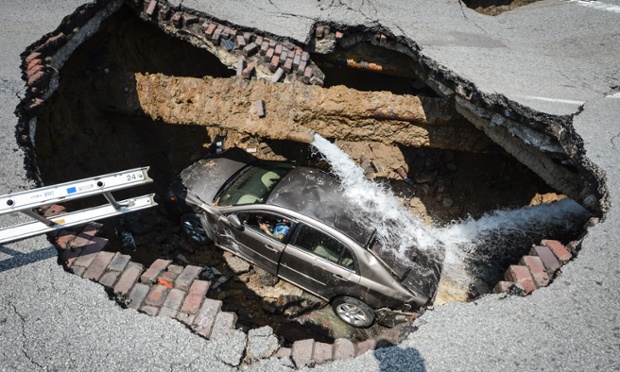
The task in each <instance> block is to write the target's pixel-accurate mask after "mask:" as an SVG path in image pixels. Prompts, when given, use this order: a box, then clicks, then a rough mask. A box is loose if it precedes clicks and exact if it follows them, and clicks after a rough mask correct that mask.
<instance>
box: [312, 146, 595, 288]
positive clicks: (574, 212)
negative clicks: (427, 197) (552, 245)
mask: <svg viewBox="0 0 620 372" xmlns="http://www.w3.org/2000/svg"><path fill="white" fill-rule="evenodd" d="M312 146H314V147H315V148H316V149H317V150H318V151H319V152H320V153H321V154H322V155H323V156H324V158H325V159H326V160H327V161H328V162H329V164H330V165H331V167H332V170H333V173H335V174H336V175H337V176H338V177H339V179H340V181H341V183H342V185H343V189H344V192H345V194H346V195H347V196H349V197H351V199H352V200H355V201H358V204H359V206H360V207H361V208H362V209H363V210H364V211H365V213H362V214H361V215H352V216H351V218H353V219H355V220H357V221H358V222H361V223H374V224H376V223H377V221H379V223H378V227H377V235H378V236H379V238H380V239H381V240H383V241H384V242H393V241H398V242H400V245H399V248H398V252H394V253H395V254H396V255H397V257H399V258H401V259H406V253H407V250H409V249H416V248H417V249H420V250H423V251H427V252H429V253H432V254H433V255H434V256H435V257H437V258H442V257H443V273H442V278H445V277H448V278H449V281H450V282H451V284H450V285H455V284H456V285H457V286H458V287H461V288H468V287H469V285H470V284H471V283H472V281H473V279H474V278H472V276H471V270H470V268H467V267H466V261H467V259H468V258H471V257H474V256H478V257H481V256H482V258H483V259H484V255H487V256H489V257H492V256H493V255H497V254H502V253H503V252H505V251H506V249H507V248H509V247H506V246H502V244H504V245H508V244H510V242H509V240H512V241H513V242H514V241H515V239H517V240H521V241H525V242H528V241H531V238H532V237H533V236H543V235H545V234H546V233H549V232H552V231H553V232H566V231H569V230H570V229H571V228H573V227H574V226H575V225H576V224H579V223H585V221H586V219H587V218H588V217H589V213H588V212H587V210H585V209H584V208H583V207H582V206H581V205H579V204H578V203H577V202H575V201H573V200H571V199H565V200H562V201H559V202H556V203H552V204H542V205H538V206H533V207H523V208H519V209H512V210H498V211H494V212H492V213H487V214H485V215H484V216H482V217H481V218H479V219H477V220H474V219H473V218H469V219H467V220H465V221H461V222H455V223H453V224H451V225H448V226H445V227H434V226H427V225H425V224H424V223H423V222H422V220H421V219H420V218H419V217H417V216H413V215H412V214H411V213H410V212H409V210H408V209H407V208H405V207H404V206H403V205H402V204H401V203H399V201H398V200H397V198H396V197H395V196H394V195H393V193H392V192H390V191H389V190H387V189H385V188H384V187H382V186H380V185H379V184H377V183H375V182H372V181H370V180H368V179H366V177H365V176H364V173H363V171H362V169H361V168H360V167H358V166H357V165H356V164H355V162H354V161H353V160H352V159H351V158H350V157H349V156H348V155H347V154H346V153H345V152H344V151H342V150H341V149H340V148H338V147H337V146H336V145H334V144H332V143H331V142H329V141H328V140H326V139H324V138H322V137H321V136H319V135H316V134H315V136H314V141H313V142H312ZM390 245H391V244H384V246H390Z"/></svg>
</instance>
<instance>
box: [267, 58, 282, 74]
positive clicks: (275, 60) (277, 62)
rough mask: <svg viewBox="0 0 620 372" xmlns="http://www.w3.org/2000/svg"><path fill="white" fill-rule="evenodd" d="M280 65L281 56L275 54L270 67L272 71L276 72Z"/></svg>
mask: <svg viewBox="0 0 620 372" xmlns="http://www.w3.org/2000/svg"><path fill="white" fill-rule="evenodd" d="M279 65H280V57H279V56H276V55H274V56H273V58H271V62H270V63H269V69H270V70H271V72H276V70H277V69H278V66H279Z"/></svg>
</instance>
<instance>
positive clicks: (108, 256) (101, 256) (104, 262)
mask: <svg viewBox="0 0 620 372" xmlns="http://www.w3.org/2000/svg"><path fill="white" fill-rule="evenodd" d="M112 257H114V253H112V252H105V251H102V252H99V253H97V255H96V256H95V259H94V260H93V262H92V263H91V264H90V266H88V269H86V271H85V272H84V275H83V276H82V277H84V278H86V279H90V280H95V281H98V280H99V279H100V278H101V276H103V273H104V272H105V270H106V268H107V267H108V265H109V264H110V261H112Z"/></svg>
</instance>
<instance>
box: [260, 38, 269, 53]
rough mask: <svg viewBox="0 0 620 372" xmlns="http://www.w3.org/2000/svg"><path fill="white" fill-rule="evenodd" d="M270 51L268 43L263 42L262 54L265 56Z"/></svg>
mask: <svg viewBox="0 0 620 372" xmlns="http://www.w3.org/2000/svg"><path fill="white" fill-rule="evenodd" d="M268 50H269V43H268V42H266V41H263V43H262V44H261V45H260V54H261V55H262V56H264V55H265V54H266V53H267V51H268Z"/></svg>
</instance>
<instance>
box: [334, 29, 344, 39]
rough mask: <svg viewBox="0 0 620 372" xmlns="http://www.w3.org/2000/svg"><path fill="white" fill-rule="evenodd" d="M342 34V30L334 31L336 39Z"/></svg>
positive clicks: (340, 37)
mask: <svg viewBox="0 0 620 372" xmlns="http://www.w3.org/2000/svg"><path fill="white" fill-rule="evenodd" d="M343 36H344V34H343V33H342V31H336V39H342V37H343Z"/></svg>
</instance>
